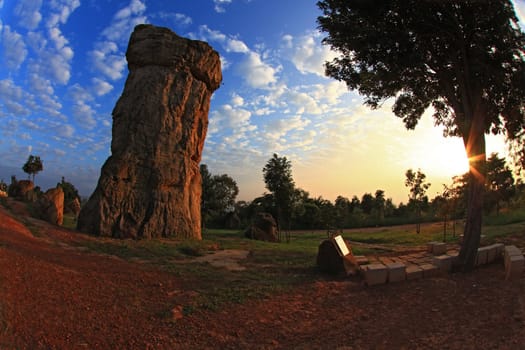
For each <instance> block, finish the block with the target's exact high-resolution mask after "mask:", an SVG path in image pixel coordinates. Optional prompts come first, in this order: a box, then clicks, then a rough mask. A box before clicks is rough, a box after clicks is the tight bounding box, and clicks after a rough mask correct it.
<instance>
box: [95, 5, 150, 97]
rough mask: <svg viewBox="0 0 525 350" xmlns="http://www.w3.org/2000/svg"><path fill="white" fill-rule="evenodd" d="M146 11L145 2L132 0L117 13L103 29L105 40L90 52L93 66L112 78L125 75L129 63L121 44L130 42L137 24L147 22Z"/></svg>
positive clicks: (97, 43)
mask: <svg viewBox="0 0 525 350" xmlns="http://www.w3.org/2000/svg"><path fill="white" fill-rule="evenodd" d="M145 11H146V5H145V3H144V2H142V1H140V0H131V1H130V3H129V5H128V6H126V7H124V8H122V9H121V10H119V11H118V12H117V13H116V14H115V16H114V17H113V21H112V23H111V24H110V25H109V26H108V27H106V28H105V29H104V30H103V31H102V36H103V37H104V38H105V40H103V41H99V42H96V43H95V45H94V49H93V50H92V51H90V52H88V56H89V57H90V59H91V62H92V63H93V67H94V68H95V69H96V70H98V71H99V72H100V73H102V74H104V75H105V76H106V77H108V78H110V79H111V80H118V79H120V78H122V77H123V75H124V70H125V68H126V64H127V63H126V58H125V56H124V52H123V51H121V50H119V45H122V46H124V45H126V44H127V43H128V40H129V37H130V35H131V32H132V31H133V28H134V27H135V26H136V25H138V24H141V23H146V21H147V18H146V16H144V12H145ZM106 88H107V86H106Z"/></svg>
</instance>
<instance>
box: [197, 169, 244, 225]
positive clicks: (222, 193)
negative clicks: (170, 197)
mask: <svg viewBox="0 0 525 350" xmlns="http://www.w3.org/2000/svg"><path fill="white" fill-rule="evenodd" d="M200 173H201V177H202V196H201V215H202V220H203V223H204V225H203V226H207V225H209V224H213V223H215V224H217V223H218V222H220V221H224V218H225V217H226V216H227V215H228V213H231V212H233V211H234V210H235V198H236V197H237V195H238V194H239V187H238V186H237V183H236V182H235V180H233V179H232V178H231V177H230V176H228V175H226V174H222V175H212V174H211V173H210V172H209V171H208V166H207V165H206V164H201V166H200Z"/></svg>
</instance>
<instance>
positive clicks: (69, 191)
mask: <svg viewBox="0 0 525 350" xmlns="http://www.w3.org/2000/svg"><path fill="white" fill-rule="evenodd" d="M58 187H60V188H62V191H64V203H65V204H69V203H71V202H73V201H74V200H75V198H77V199H78V201H79V202H80V195H79V194H78V190H77V189H76V187H75V186H74V185H73V184H72V183H70V182H67V181H66V180H65V179H64V177H63V176H62V180H61V181H60V182H59V183H57V188H58Z"/></svg>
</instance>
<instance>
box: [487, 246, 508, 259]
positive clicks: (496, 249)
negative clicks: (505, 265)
mask: <svg viewBox="0 0 525 350" xmlns="http://www.w3.org/2000/svg"><path fill="white" fill-rule="evenodd" d="M503 247H504V245H503V244H502V243H496V244H492V245H489V246H488V248H489V249H488V252H487V264H492V263H493V262H495V261H497V260H499V259H501V253H502V251H503Z"/></svg>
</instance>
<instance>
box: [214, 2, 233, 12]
mask: <svg viewBox="0 0 525 350" xmlns="http://www.w3.org/2000/svg"><path fill="white" fill-rule="evenodd" d="M213 2H214V3H215V11H216V12H218V13H224V12H226V9H225V7H224V6H225V5H229V4H231V2H232V0H213Z"/></svg>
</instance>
